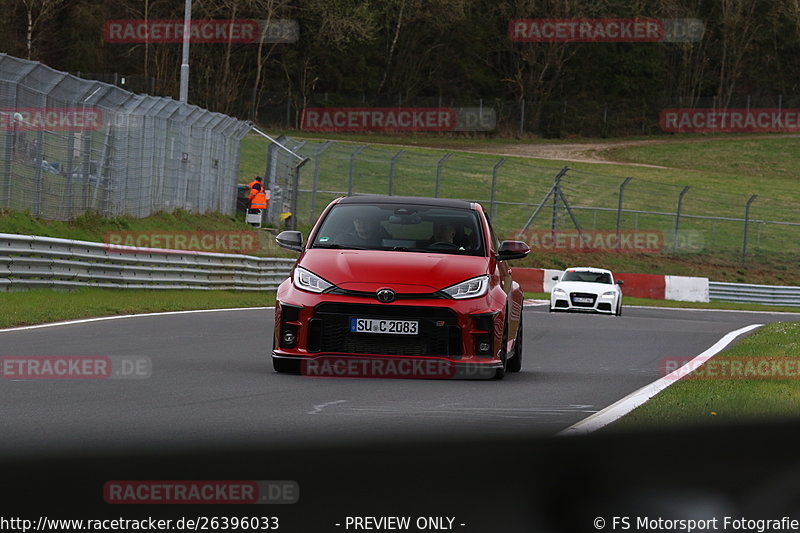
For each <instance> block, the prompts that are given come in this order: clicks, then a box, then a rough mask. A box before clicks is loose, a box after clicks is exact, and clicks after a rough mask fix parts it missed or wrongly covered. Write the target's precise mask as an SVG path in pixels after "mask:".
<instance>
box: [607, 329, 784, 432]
mask: <svg viewBox="0 0 800 533" xmlns="http://www.w3.org/2000/svg"><path fill="white" fill-rule="evenodd" d="M726 360H727V362H728V364H731V363H732V362H733V361H740V362H742V363H743V366H742V367H741V368H742V370H740V371H739V372H738V374H737V375H738V376H746V375H753V374H755V373H757V372H758V370H757V369H758V368H759V367H758V365H759V363H760V362H761V361H764V360H767V361H768V362H769V368H768V369H767V370H766V374H769V375H770V376H774V375H776V374H775V373H774V372H775V371H774V370H773V367H772V363H773V361H776V362H778V363H779V364H780V367H781V368H784V369H785V370H786V371H789V370H790V369H794V371H793V373H794V376H793V377H791V378H789V379H786V376H785V374H784V378H783V379H780V378H778V379H775V378H769V379H763V378H759V379H752V378H750V379H743V378H741V377H740V378H739V379H727V378H726V379H723V378H722V377H719V375H720V374H721V372H722V371H723V370H722V369H723V366H722V363H723V362H725V361H726ZM748 362H749V363H751V364H752V365H753V366H751V367H749V369H748V366H747V363H748ZM799 364H800V322H778V323H774V324H768V325H766V326H764V327H763V328H761V329H759V330H758V331H756V332H755V333H753V334H752V335H750V336H748V337H745V338H744V339H742V341H741V342H739V343H738V344H736V345H735V346H733V347H732V348H730V349H729V350H726V351H724V352H722V353H720V354H718V355H716V356H715V357H714V358H712V359H711V360H710V363H707V365H711V366H707V365H704V366H701V367H700V368H698V369H697V371H696V372H699V373H702V374H703V375H705V376H706V377H704V378H698V379H691V375H690V376H687V378H684V379H681V380H680V381H677V382H675V383H674V384H673V385H671V386H669V387H668V388H667V389H666V390H664V391H662V392H661V393H659V394H658V395H656V396H655V397H653V398H652V399H651V400H650V401H648V402H647V403H645V404H644V405H642V406H640V407H638V408H636V409H634V410H633V411H632V412H630V413H629V414H628V415H626V416H624V417H622V418H621V419H620V420H618V421H616V422H614V423H613V424H611V425H610V426H608V428H607V430H608V431H613V430H615V429H630V428H642V427H654V426H658V427H663V426H664V424H695V423H697V424H699V423H704V424H708V423H709V422H712V421H713V422H714V423H724V422H732V421H741V420H743V419H752V420H763V419H764V418H767V417H796V416H797V413H798V412H800V387H799V386H798V381H797V380H798V378H800V376H799V375H797V369H798V365H799ZM712 372H713V373H714V374H715V376H714V377H711V375H710V374H711V373H712ZM696 376H697V374H695V377H696ZM728 376H730V374H728Z"/></svg>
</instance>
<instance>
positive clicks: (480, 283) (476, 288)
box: [442, 276, 489, 300]
mask: <svg viewBox="0 0 800 533" xmlns="http://www.w3.org/2000/svg"><path fill="white" fill-rule="evenodd" d="M488 289H489V276H478V277H477V278H472V279H468V280H467V281H462V282H461V283H456V284H455V285H451V286H450V287H447V288H446V289H442V292H444V293H445V294H448V295H449V296H450V297H451V298H454V299H456V300H464V299H466V298H478V297H479V296H483V295H484V294H486V291H487V290H488Z"/></svg>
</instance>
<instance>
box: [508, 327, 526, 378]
mask: <svg viewBox="0 0 800 533" xmlns="http://www.w3.org/2000/svg"><path fill="white" fill-rule="evenodd" d="M522 336H523V333H522V315H521V314H520V316H519V327H517V339H516V340H515V341H514V356H513V357H512V358H511V359H509V361H508V363H506V371H507V372H519V371H520V370H522Z"/></svg>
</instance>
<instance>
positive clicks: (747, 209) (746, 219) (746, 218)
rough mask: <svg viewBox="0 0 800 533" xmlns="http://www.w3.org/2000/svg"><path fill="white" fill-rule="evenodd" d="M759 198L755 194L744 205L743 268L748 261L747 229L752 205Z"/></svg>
mask: <svg viewBox="0 0 800 533" xmlns="http://www.w3.org/2000/svg"><path fill="white" fill-rule="evenodd" d="M756 198H758V195H757V194H754V195H752V196H751V197H750V199H749V200H747V203H746V204H745V205H744V238H743V240H742V266H744V264H745V262H746V261H747V229H748V226H749V224H750V204H752V203H753V202H754V201H755V199H756Z"/></svg>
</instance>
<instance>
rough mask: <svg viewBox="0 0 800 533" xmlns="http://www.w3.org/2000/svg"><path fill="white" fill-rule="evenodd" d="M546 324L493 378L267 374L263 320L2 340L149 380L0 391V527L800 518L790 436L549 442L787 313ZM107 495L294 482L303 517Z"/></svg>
mask: <svg viewBox="0 0 800 533" xmlns="http://www.w3.org/2000/svg"><path fill="white" fill-rule="evenodd" d="M546 309H547V308H546V307H544V306H531V307H527V308H526V309H525V311H524V313H525V318H524V323H525V354H524V363H523V368H522V372H520V373H519V374H509V375H507V376H506V379H504V380H502V381H455V380H437V381H433V380H400V379H397V380H394V379H392V380H389V379H321V378H309V377H303V376H299V375H281V374H276V373H274V372H273V371H272V367H271V364H270V361H269V358H268V349H269V347H270V344H271V341H270V335H271V332H272V310H265V309H260V310H238V311H219V312H209V313H189V314H172V315H160V316H149V317H135V318H120V319H115V320H107V321H97V322H87V323H81V324H73V325H62V326H54V327H45V328H37V329H27V330H21V331H4V332H0V357H2V356H45V355H54V356H58V355H61V356H63V355H70V356H76V355H91V356H97V355H105V356H139V357H147V358H149V359H150V361H151V363H152V373H151V375H150V377H149V378H146V379H137V380H120V379H100V380H20V381H14V380H9V379H3V380H0V399H2V401H0V472H2V473H3V475H2V480H0V503H2V506H3V509H4V511H3V517H4V518H7V517H9V516H16V517H23V518H26V519H31V520H33V521H34V524H35V520H37V517H41V516H47V517H48V518H59V519H66V518H76V519H92V518H93V519H99V518H103V519H117V518H125V519H145V518H148V517H150V518H152V517H161V518H169V519H177V518H180V517H184V518H186V517H197V518H198V519H199V517H205V518H206V519H207V518H208V517H214V516H216V517H232V516H238V517H242V516H245V517H248V516H249V517H253V516H255V517H259V516H260V517H265V516H266V517H272V518H275V517H277V518H279V521H280V528H279V531H286V532H294V531H356V530H359V531H367V530H369V531H388V530H389V529H387V528H383V529H380V528H376V527H372V528H364V527H362V528H357V527H345V524H347V520H348V519H353V517H361V518H364V517H368V516H371V517H376V518H380V517H384V518H385V517H389V516H406V517H411V519H412V520H413V519H415V517H417V518H418V517H423V518H426V517H434V518H436V519H439V520H440V522H439V524H445V523H448V524H449V523H450V522H445V521H446V520H451V519H452V520H453V522H452V525H451V526H450V527H440V528H427V529H420V528H418V527H410V528H406V529H401V531H423V530H424V531H431V530H456V531H462V532H464V533H468V532H470V533H471V532H488V531H503V532H504V533H511V532H516V531H520V532H522V531H542V532H561V531H564V532H570V533H571V532H582V531H597V530H598V527H597V525H596V524H597V522H596V520H597V518H598V517H604V519H611V517H612V516H651V517H652V516H663V517H671V518H687V517H702V516H706V517H711V516H722V515H723V514H734V513H737V512H742V513H745V514H746V515H747V516H756V515H757V514H758V513H762V514H763V515H764V516H765V517H767V518H775V517H780V516H784V515H789V516H794V515H796V514H797V512H796V511H797V506H796V505H795V503H794V502H796V497H797V496H800V482H798V479H800V475H797V473H798V472H800V461H798V459H797V454H796V449H797V445H798V444H800V443H798V442H797V441H798V437H797V435H798V433H799V432H798V427H797V424H796V423H795V422H794V421H789V423H787V424H763V425H757V426H755V427H753V426H752V423H751V424H750V425H747V426H740V425H732V426H726V427H723V426H720V427H702V428H664V429H662V430H651V431H646V432H630V431H628V432H614V431H611V432H605V433H604V432H600V433H593V434H590V435H587V436H568V437H553V435H555V434H556V433H557V432H559V431H561V430H563V429H565V428H567V427H569V426H570V425H572V424H574V423H576V422H578V421H580V420H582V419H584V418H586V417H587V416H590V415H591V414H592V413H594V412H596V411H598V410H600V409H602V408H604V407H606V406H608V405H610V404H611V403H613V402H615V401H616V400H618V399H620V398H622V397H624V396H625V395H627V394H629V393H631V392H633V391H634V390H636V389H638V388H639V387H641V386H643V385H646V384H649V383H651V382H653V381H655V380H656V379H658V378H659V377H661V370H660V365H661V360H662V358H665V357H681V358H683V357H691V356H694V355H696V354H699V353H701V352H702V351H704V350H706V349H707V348H708V347H710V346H711V345H712V344H714V343H715V342H716V341H717V340H718V339H719V338H721V337H722V336H723V335H725V334H726V333H728V332H730V331H733V330H736V329H739V328H741V327H743V326H746V325H749V324H754V323H766V322H770V321H779V320H795V319H796V318H797V315H786V314H772V313H736V312H716V311H714V312H710V311H688V310H670V309H655V308H630V307H627V308H625V313H624V316H622V317H619V318H617V317H609V316H593V315H580V314H568V315H562V314H549V313H548V312H547V311H546ZM767 457H768V458H769V461H764V459H765V458H767ZM112 480H123V481H125V480H128V481H126V482H133V483H138V482H139V481H137V480H178V482H182V481H181V480H262V481H264V480H266V481H270V482H271V481H274V482H276V483H277V482H281V481H280V480H289V481H290V482H291V483H294V484H296V486H297V487H299V500H297V501H295V503H293V504H275V505H269V504H268V505H250V506H242V505H230V504H224V505H223V504H218V505H196V504H195V505H176V504H174V503H170V504H164V503H163V502H161V503H157V504H154V503H150V504H144V503H136V504H133V505H117V504H114V502H109V501H108V499H107V498H106V497H105V496H104V494H105V493H104V487H106V486H107V484H108V483H112V482H114V483H116V482H117V481H112ZM188 482H190V483H191V482H192V481H188ZM212 482H213V481H212ZM146 483H164V481H150V482H146ZM128 503H130V502H128ZM267 503H276V502H267ZM426 519H427V518H426ZM373 525H374V524H373ZM42 529H47V528H42ZM77 529H78V528H67V527H61V528H60V529H58V530H59V531H71V530H77ZM129 529H130V528H129ZM200 529H202V530H215V529H217V528H210V529H209V528H205V529H204V528H200ZM600 529H603V528H600ZM605 529H606V530H609V528H608V527H605ZM51 530H52V529H51ZM80 530H82V531H85V530H86V529H85V528H81V529H80ZM173 530H174V531H178V530H179V529H173ZM261 530H263V529H261Z"/></svg>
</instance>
